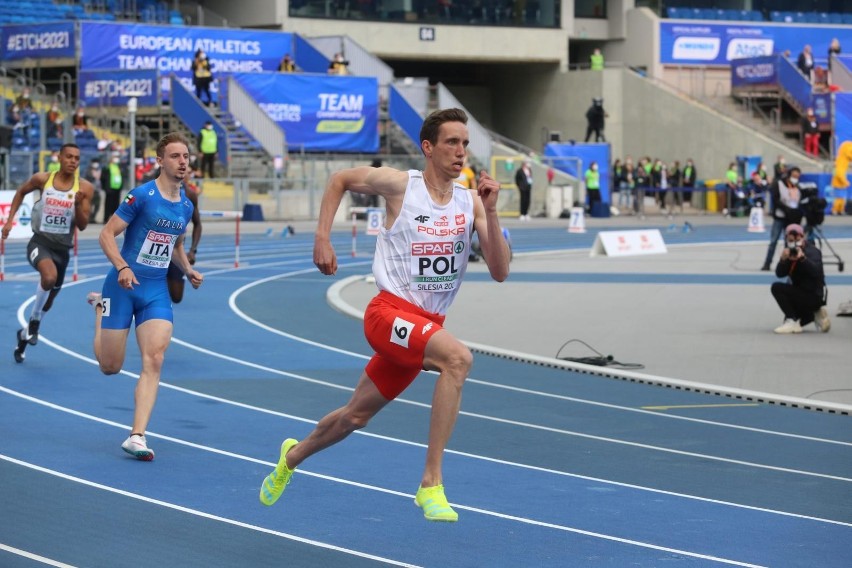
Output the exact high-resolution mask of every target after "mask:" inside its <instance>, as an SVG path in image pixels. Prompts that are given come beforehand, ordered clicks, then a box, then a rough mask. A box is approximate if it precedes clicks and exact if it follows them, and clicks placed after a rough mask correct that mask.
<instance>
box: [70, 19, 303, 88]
mask: <svg viewBox="0 0 852 568" xmlns="http://www.w3.org/2000/svg"><path fill="white" fill-rule="evenodd" d="M292 46H293V34H291V33H289V32H273V31H258V30H234V29H222V28H202V27H197V26H152V25H136V24H112V23H103V22H83V23H82V24H81V32H80V51H81V54H80V69H82V70H94V69H124V70H128V71H133V70H140V69H154V70H156V71H157V72H159V73H160V77H161V78H162V84H161V89H162V90H163V92H167V91H168V89H169V85H168V83H169V80H168V76H169V74H171V73H174V74H175V75H176V76H177V77H178V79H180V81H181V83H183V84H184V85H186V86H187V88H189V89H192V60H193V57H194V56H195V52H196V51H197V50H198V49H201V50H202V51H204V53H205V54H206V55H207V58H208V59H209V60H210V68H211V71H212V72H213V77H214V79H215V78H216V77H217V75H222V74H225V73H246V72H260V71H277V70H278V63H279V62H280V61H281V58H282V57H283V56H284V54H285V53H293V47H292ZM211 90H212V91H214V92H215V91H216V82H215V81H214V82H213V85H212V87H211Z"/></svg>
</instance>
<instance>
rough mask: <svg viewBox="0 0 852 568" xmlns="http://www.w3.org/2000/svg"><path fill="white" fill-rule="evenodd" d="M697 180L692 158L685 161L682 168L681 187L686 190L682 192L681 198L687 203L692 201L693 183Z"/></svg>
mask: <svg viewBox="0 0 852 568" xmlns="http://www.w3.org/2000/svg"><path fill="white" fill-rule="evenodd" d="M697 179H698V174H696V170H695V164H694V163H693V162H692V158H687V159H686V165H685V166H684V167H683V187H685V188H687V189H686V190H684V192H683V198H684V199H686V200H687V201H691V200H692V190H693V189H694V188H695V181H696V180H697Z"/></svg>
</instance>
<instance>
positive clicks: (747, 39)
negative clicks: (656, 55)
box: [660, 20, 852, 67]
mask: <svg viewBox="0 0 852 568" xmlns="http://www.w3.org/2000/svg"><path fill="white" fill-rule="evenodd" d="M832 38H837V39H838V40H840V44H841V45H852V26H809V25H789V24H787V25H784V24H776V25H773V24H770V23H768V22H767V23H762V24H751V23H745V22H742V23H737V24H704V23H700V22H695V21H692V20H690V21H689V22H686V21H683V20H682V21H680V22H675V21H665V22H660V63H662V64H664V65H665V64H678V65H689V64H693V65H729V64H730V62H731V61H733V60H735V59H741V58H744V57H760V56H764V55H772V54H774V53H784V52H785V51H789V52H790V56H791V57H792V58H793V59H794V60H795V58H796V57H798V55H799V53H800V52H801V51H802V47H803V46H804V45H805V44H809V45H810V46H811V47H812V48H813V53H814V58H815V59H816V62H817V64H820V65H822V66H823V67H825V66H826V64H827V58H828V45H829V43H830V42H831V40H832Z"/></svg>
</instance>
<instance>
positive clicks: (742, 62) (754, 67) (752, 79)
mask: <svg viewBox="0 0 852 568" xmlns="http://www.w3.org/2000/svg"><path fill="white" fill-rule="evenodd" d="M778 57H779V56H777V55H765V56H763V57H751V58H748V59H735V60H734V61H732V62H731V86H732V87H734V88H735V89H736V88H741V87H749V88H755V87H763V86H765V87H769V86H773V87H774V86H777V84H778Z"/></svg>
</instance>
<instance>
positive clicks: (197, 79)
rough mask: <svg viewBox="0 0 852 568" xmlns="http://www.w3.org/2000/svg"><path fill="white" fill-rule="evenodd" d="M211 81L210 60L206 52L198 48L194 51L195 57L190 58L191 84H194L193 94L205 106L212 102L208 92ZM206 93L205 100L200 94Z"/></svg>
mask: <svg viewBox="0 0 852 568" xmlns="http://www.w3.org/2000/svg"><path fill="white" fill-rule="evenodd" d="M212 82H213V73H212V71H211V70H210V61H209V60H208V59H207V54H205V53H204V50H202V49H199V50H198V51H196V52H195V58H194V59H193V60H192V84H193V85H195V96H196V97H198V100H199V101H201V102H203V103H204V104H205V105H206V106H210V105H211V104H213V97H212V95H211V94H210V83H212ZM203 94H206V95H207V102H204V99H203V98H202V96H201V95H203Z"/></svg>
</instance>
